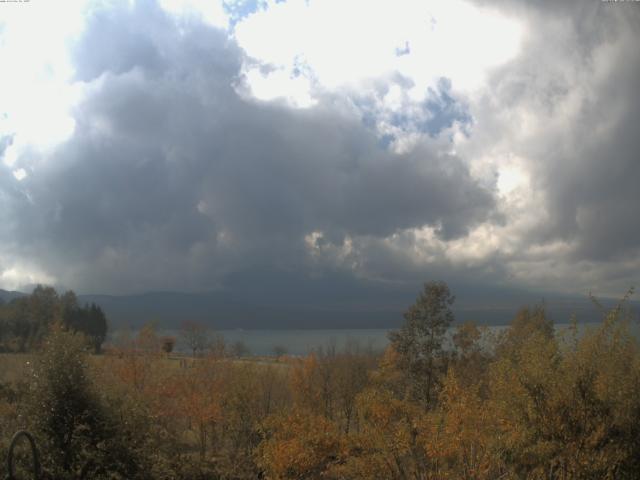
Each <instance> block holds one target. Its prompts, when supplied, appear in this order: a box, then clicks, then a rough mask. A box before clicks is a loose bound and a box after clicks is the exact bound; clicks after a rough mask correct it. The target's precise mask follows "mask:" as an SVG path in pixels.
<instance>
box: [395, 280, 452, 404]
mask: <svg viewBox="0 0 640 480" xmlns="http://www.w3.org/2000/svg"><path fill="white" fill-rule="evenodd" d="M454 300H455V297H454V296H453V295H452V294H451V292H450V291H449V287H448V286H447V284H446V283H445V282H428V283H425V284H424V289H423V291H422V293H420V295H419V296H418V298H417V300H416V303H414V304H413V305H412V306H411V307H409V309H408V310H407V312H405V314H404V319H405V323H404V325H402V327H401V328H400V330H396V331H392V332H390V333H389V340H390V341H391V345H392V347H393V348H394V349H395V350H396V351H397V352H398V354H399V355H400V365H401V367H402V368H403V369H404V371H405V372H406V375H407V376H408V377H409V388H410V391H409V394H410V396H411V397H413V399H414V400H417V401H419V402H420V403H422V404H423V405H424V406H425V407H429V406H431V405H432V402H433V400H434V395H433V389H434V384H435V381H436V376H437V375H436V374H437V372H436V367H437V366H438V365H437V362H438V360H439V359H441V357H442V355H441V354H442V342H443V339H444V335H445V333H446V331H447V328H449V326H450V325H451V323H452V322H453V312H452V311H451V308H450V307H451V305H452V304H453V302H454Z"/></svg>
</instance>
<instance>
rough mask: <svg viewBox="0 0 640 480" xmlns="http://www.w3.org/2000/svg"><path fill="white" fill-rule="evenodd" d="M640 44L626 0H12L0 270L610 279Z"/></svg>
mask: <svg viewBox="0 0 640 480" xmlns="http://www.w3.org/2000/svg"><path fill="white" fill-rule="evenodd" d="M638 45H640V2H629V1H627V2H601V1H600V0H581V1H575V2H568V1H566V2H558V1H537V2H525V1H516V0H495V1H494V0H487V1H485V0H479V1H472V0H470V1H459V0H446V1H434V2H427V1H421V0H415V1H412V0H390V1H370V0H369V1H364V0H348V1H345V0H306V1H305V0H285V1H275V0H217V1H216V0H211V1H205V0H202V1H196V0H192V1H187V2H178V1H176V0H138V1H128V0H114V1H106V0H102V1H84V0H64V1H51V0H31V1H28V2H27V1H24V0H23V1H22V2H0V287H1V288H6V289H19V288H24V286H25V285H30V284H34V283H38V282H44V283H50V284H54V285H58V286H64V287H66V288H73V289H75V290H76V291H78V292H81V293H90V292H93V293H97V292H100V293H115V294H122V293H136V292H145V291H153V290H180V291H210V290H217V289H223V288H226V287H229V286H230V285H231V286H233V287H234V288H238V289H242V288H243V287H244V283H243V282H247V284H248V283H251V282H252V281H253V282H254V284H255V281H256V280H255V279H259V282H264V283H265V284H268V286H269V288H272V289H275V290H277V289H278V288H279V285H278V281H279V279H281V278H288V279H289V283H291V282H290V280H291V279H292V278H293V279H301V280H300V281H304V279H312V280H313V283H312V285H314V286H315V287H314V288H316V287H317V286H318V285H323V284H326V285H336V284H338V285H340V288H341V289H345V288H346V289H347V290H348V289H349V288H353V289H354V292H355V291H356V290H357V291H358V292H360V293H359V294H362V291H363V290H362V288H364V289H365V290H364V291H366V288H368V287H366V286H367V285H377V286H378V287H377V288H382V289H384V288H386V286H388V287H389V288H407V289H409V290H410V291H412V292H414V291H417V289H418V288H419V285H420V283H421V282H422V281H424V280H429V279H444V280H447V281H449V282H450V283H452V284H453V285H458V284H460V285H466V286H467V287H471V288H472V287H473V286H474V285H477V286H482V287H484V288H486V287H491V288H495V289H498V290H499V289H501V288H505V289H506V288H518V289H523V290H526V291H531V292H543V291H557V292H561V293H567V294H586V293H587V292H589V291H590V290H591V291H594V292H596V293H598V294H600V295H619V294H620V293H622V292H624V291H625V290H626V289H627V288H628V287H629V286H630V285H632V284H635V283H637V281H638V278H639V277H638V272H639V271H640V270H639V269H640V222H639V216H638V213H639V208H638V207H640V50H639V48H638ZM336 279H340V282H338V283H336V282H337V280H336ZM287 285H288V284H287V282H283V284H282V287H281V288H282V289H285V288H289V287H288V286H287ZM377 291H379V290H377ZM343 294H345V293H344V291H343ZM346 295H348V292H347V293H346Z"/></svg>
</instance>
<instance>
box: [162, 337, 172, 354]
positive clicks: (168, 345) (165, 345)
mask: <svg viewBox="0 0 640 480" xmlns="http://www.w3.org/2000/svg"><path fill="white" fill-rule="evenodd" d="M160 343H161V345H162V351H163V352H164V353H166V354H167V355H168V354H170V353H171V352H173V347H175V345H176V339H175V337H162V338H161V339H160Z"/></svg>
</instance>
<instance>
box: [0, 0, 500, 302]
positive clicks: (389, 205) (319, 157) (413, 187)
mask: <svg viewBox="0 0 640 480" xmlns="http://www.w3.org/2000/svg"><path fill="white" fill-rule="evenodd" d="M74 54H75V64H76V69H77V79H78V81H83V82H89V83H87V91H88V93H87V95H86V98H85V99H84V100H83V101H82V102H81V103H80V104H79V105H78V106H77V108H76V110H75V113H74V116H75V120H76V130H75V133H74V135H73V137H72V138H71V139H70V140H68V141H67V142H65V143H64V144H62V145H61V146H59V147H58V148H57V150H56V151H55V153H54V154H53V155H51V157H50V158H36V157H34V158H30V159H29V158H23V159H22V164H23V165H25V166H32V167H33V168H29V172H30V175H29V176H28V177H27V178H26V179H25V180H23V181H22V182H21V183H20V185H19V186H14V187H11V188H12V189H13V192H11V190H10V189H9V188H5V195H9V196H10V203H9V205H10V207H9V208H8V209H7V210H6V213H7V215H9V216H11V217H12V218H13V219H14V220H18V219H19V221H14V222H13V223H12V224H11V226H10V228H7V227H6V226H5V229H4V230H5V238H6V239H10V240H12V242H11V243H12V250H13V252H15V254H18V255H21V256H30V257H33V258H36V259H37V261H38V263H39V264H40V265H42V266H43V267H44V268H45V270H46V271H50V272H55V273H56V275H58V276H59V278H60V280H61V281H62V282H65V283H67V284H71V285H73V286H76V288H78V289H80V290H83V291H86V290H98V289H99V290H101V291H130V290H133V291H135V290H144V289H153V288H173V289H203V288H205V289H206V288H212V287H214V286H215V285H216V284H217V282H219V281H220V280H221V279H222V278H223V277H224V275H226V274H229V273H232V272H234V271H238V270H243V269H247V268H256V267H260V268H268V267H272V268H285V269H293V270H298V271H304V269H305V268H307V267H308V265H307V263H308V262H307V260H308V253H307V251H306V246H305V241H304V239H305V236H306V235H308V234H310V233H311V232H313V231H321V232H323V235H324V238H326V239H328V240H329V241H331V242H332V243H335V244H338V245H340V244H342V242H343V241H344V240H345V238H346V237H347V236H365V237H373V238H382V237H386V236H388V235H390V234H392V233H394V232H395V231H397V230H400V229H406V228H411V227H420V226H423V225H433V226H434V227H435V228H437V229H438V232H439V235H440V236H441V237H442V238H443V239H449V238H456V237H459V236H461V235H465V234H466V232H467V230H468V228H469V227H470V226H473V225H475V224H477V223H479V222H483V221H486V220H487V218H488V217H489V216H490V215H491V212H492V210H493V207H494V197H493V196H494V192H493V191H492V190H491V189H490V188H487V186H483V185H480V184H479V183H478V182H477V181H476V180H475V179H474V178H472V176H471V175H470V173H469V170H468V168H467V166H466V164H465V163H464V162H463V161H462V160H461V159H460V158H458V157H456V156H454V155H448V154H442V153H438V151H437V149H436V147H434V146H431V145H429V144H426V143H425V144H422V145H419V146H418V148H416V149H415V150H414V151H412V152H411V153H410V154H405V155H395V154H392V153H390V152H388V151H385V150H383V149H382V148H381V147H380V145H379V142H378V140H377V138H376V137H375V134H374V132H372V131H371V130H370V129H368V128H367V127H366V126H364V125H363V123H362V122H361V120H360V119H358V118H354V117H352V116H348V115H346V114H344V112H341V110H340V109H338V108H334V107H332V106H331V105H329V104H326V105H325V104H322V103H321V104H320V105H319V106H318V107H316V108H313V109H310V110H291V109H289V108H287V107H286V106H284V105H278V104H265V103H260V102H257V101H256V102H253V101H250V100H243V99H242V98H240V96H239V95H238V94H237V93H236V90H235V89H234V86H236V85H238V84H239V83H240V82H241V77H240V66H241V63H242V55H243V53H242V51H241V50H240V49H239V48H238V47H237V46H236V45H235V43H234V42H233V41H232V40H230V39H228V38H227V36H226V34H225V33H223V32H221V31H218V30H216V29H214V28H210V27H207V26H205V25H203V24H201V23H199V22H198V21H196V20H175V19H174V18H172V17H168V16H167V15H165V14H164V13H163V12H162V11H161V10H160V9H159V8H158V7H157V6H156V5H155V4H154V3H153V2H138V3H137V4H136V5H135V6H134V7H133V8H129V7H128V6H127V5H126V2H125V3H123V4H121V5H120V6H119V7H118V8H112V9H109V10H106V9H104V10H99V11H95V12H93V14H92V16H91V19H90V20H89V23H88V26H87V30H86V33H85V35H84V36H83V38H82V39H81V40H80V41H79V43H78V44H77V45H76V46H75V49H74ZM5 174H6V172H5ZM11 184H12V185H15V181H11ZM9 192H11V193H9Z"/></svg>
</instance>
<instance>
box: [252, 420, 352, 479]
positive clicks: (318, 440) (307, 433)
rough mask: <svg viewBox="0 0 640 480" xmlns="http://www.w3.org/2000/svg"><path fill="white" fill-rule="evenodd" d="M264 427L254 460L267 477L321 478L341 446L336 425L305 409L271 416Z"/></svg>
mask: <svg viewBox="0 0 640 480" xmlns="http://www.w3.org/2000/svg"><path fill="white" fill-rule="evenodd" d="M265 430H266V434H267V438H266V440H264V441H263V442H262V443H261V445H260V447H259V449H258V454H257V460H258V464H259V465H260V466H261V467H262V468H263V469H264V470H265V471H266V473H267V478H269V479H271V480H284V479H302V478H321V477H322V475H323V473H325V472H326V471H327V469H328V468H329V467H330V466H331V465H332V464H333V463H335V462H337V461H338V459H339V458H340V455H341V453H342V450H343V440H342V439H341V438H340V434H339V432H338V429H337V427H336V425H335V424H334V423H333V422H331V421H329V420H327V419H325V418H323V417H321V416H318V415H313V414H310V413H309V412H308V411H302V410H294V411H293V412H292V413H290V414H288V415H280V416H274V417H271V418H270V419H269V421H268V422H267V423H266V428H265Z"/></svg>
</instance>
